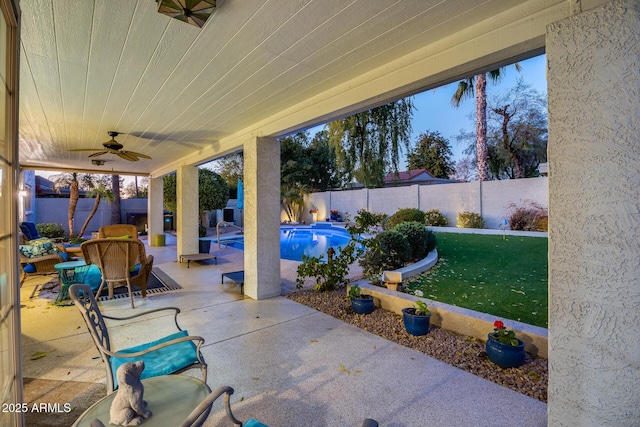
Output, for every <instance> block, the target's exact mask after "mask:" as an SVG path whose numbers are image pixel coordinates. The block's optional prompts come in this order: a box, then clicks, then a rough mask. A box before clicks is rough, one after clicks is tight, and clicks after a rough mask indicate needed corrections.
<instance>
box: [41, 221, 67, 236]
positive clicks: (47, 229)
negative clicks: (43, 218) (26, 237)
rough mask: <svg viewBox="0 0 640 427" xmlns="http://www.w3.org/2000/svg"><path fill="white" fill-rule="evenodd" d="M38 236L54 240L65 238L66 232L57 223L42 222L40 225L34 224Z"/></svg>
mask: <svg viewBox="0 0 640 427" xmlns="http://www.w3.org/2000/svg"><path fill="white" fill-rule="evenodd" d="M36 229H37V230H38V234H40V235H41V236H42V237H48V238H50V239H56V238H59V237H63V238H64V237H66V232H65V231H64V228H62V225H60V224H58V223H57V222H43V223H42V224H36Z"/></svg>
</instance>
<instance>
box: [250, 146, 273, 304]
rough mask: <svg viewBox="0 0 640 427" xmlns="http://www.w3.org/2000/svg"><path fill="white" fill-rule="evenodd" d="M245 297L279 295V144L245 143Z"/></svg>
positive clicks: (257, 297) (262, 297) (261, 297)
mask: <svg viewBox="0 0 640 427" xmlns="http://www.w3.org/2000/svg"><path fill="white" fill-rule="evenodd" d="M244 206H245V209H244V215H245V216H244V224H245V227H244V293H245V295H247V296H248V297H250V298H253V299H264V298H271V297H274V296H277V295H280V143H279V142H278V141H276V140H275V139H272V138H255V139H252V140H249V141H247V142H245V143H244Z"/></svg>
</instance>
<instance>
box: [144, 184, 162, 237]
mask: <svg viewBox="0 0 640 427" xmlns="http://www.w3.org/2000/svg"><path fill="white" fill-rule="evenodd" d="M147 226H148V227H149V230H148V231H149V232H148V234H147V235H148V242H149V245H150V246H155V239H154V238H153V236H156V235H158V234H163V233H164V194H163V180H162V178H149V189H148V196H147Z"/></svg>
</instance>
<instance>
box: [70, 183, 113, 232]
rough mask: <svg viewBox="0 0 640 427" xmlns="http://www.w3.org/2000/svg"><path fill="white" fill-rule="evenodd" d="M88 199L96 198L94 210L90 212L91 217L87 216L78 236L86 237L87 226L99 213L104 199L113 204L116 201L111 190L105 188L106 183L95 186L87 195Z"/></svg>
mask: <svg viewBox="0 0 640 427" xmlns="http://www.w3.org/2000/svg"><path fill="white" fill-rule="evenodd" d="M87 197H95V200H94V202H93V208H92V209H91V212H89V216H87V219H86V220H85V221H84V224H82V228H80V232H79V233H78V236H83V235H84V232H85V230H86V229H87V226H88V225H89V221H91V219H92V218H93V217H94V216H95V214H96V212H97V211H98V207H99V206H100V201H101V200H102V199H103V198H104V199H107V200H108V201H109V202H113V200H114V197H113V193H112V192H111V190H110V189H109V188H107V186H105V184H104V183H97V185H95V186H94V187H93V188H92V189H91V191H90V192H89V194H87Z"/></svg>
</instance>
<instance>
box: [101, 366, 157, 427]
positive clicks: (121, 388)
mask: <svg viewBox="0 0 640 427" xmlns="http://www.w3.org/2000/svg"><path fill="white" fill-rule="evenodd" d="M142 371H144V362H143V361H142V360H141V361H139V362H127V363H124V364H122V365H121V366H120V367H119V368H118V371H117V372H116V377H117V378H118V391H117V392H116V393H117V394H116V397H115V398H114V399H113V403H112V404H111V410H110V411H109V415H110V417H111V419H110V420H109V422H110V423H111V424H117V425H121V426H137V425H140V424H141V423H142V422H143V421H144V420H145V419H147V418H149V417H150V416H151V415H152V414H151V411H149V410H147V402H145V401H144V400H143V399H142V395H143V394H144V386H143V385H142V382H141V381H140V375H141V374H142Z"/></svg>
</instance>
